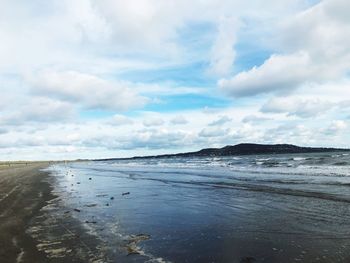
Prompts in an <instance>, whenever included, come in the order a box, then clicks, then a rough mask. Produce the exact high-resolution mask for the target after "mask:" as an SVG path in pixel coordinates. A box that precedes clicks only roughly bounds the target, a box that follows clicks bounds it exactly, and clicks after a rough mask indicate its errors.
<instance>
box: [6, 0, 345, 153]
mask: <svg viewBox="0 0 350 263" xmlns="http://www.w3.org/2000/svg"><path fill="white" fill-rule="evenodd" d="M349 10H350V1H348V0H324V1H315V0H284V1H279V0H253V1H244V0H220V1H219V0H216V1H214V0H193V1H187V0H186V1H185V0H128V1H125V0H74V1H71V0H45V1H44V0H32V1H23V0H1V1H0V160H57V159H76V158H108V157H129V156H135V155H153V154H163V153H176V152H185V151H193V150H199V149H201V148H206V147H223V146H225V145H233V144H237V143H242V142H252V143H291V144H296V145H301V146H326V147H350V75H349V73H350V72H349V69H350V34H349V32H350V16H349V15H348V11H349Z"/></svg>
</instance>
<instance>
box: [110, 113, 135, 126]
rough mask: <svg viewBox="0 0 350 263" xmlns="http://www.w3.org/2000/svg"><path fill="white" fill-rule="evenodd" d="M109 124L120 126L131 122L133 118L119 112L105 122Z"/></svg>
mask: <svg viewBox="0 0 350 263" xmlns="http://www.w3.org/2000/svg"><path fill="white" fill-rule="evenodd" d="M107 123H108V124H110V125H115V126H122V125H131V124H133V123H134V122H133V120H132V119H130V118H128V117H126V116H124V115H120V114H115V115H114V116H113V117H112V118H110V119H109V120H108V122H107Z"/></svg>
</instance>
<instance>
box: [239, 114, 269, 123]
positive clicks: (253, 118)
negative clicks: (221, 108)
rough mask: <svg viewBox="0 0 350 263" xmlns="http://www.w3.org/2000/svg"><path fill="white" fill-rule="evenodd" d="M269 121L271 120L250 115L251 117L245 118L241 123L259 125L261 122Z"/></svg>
mask: <svg viewBox="0 0 350 263" xmlns="http://www.w3.org/2000/svg"><path fill="white" fill-rule="evenodd" d="M269 120H271V119H270V118H266V117H262V116H257V115H254V114H251V115H248V116H245V117H244V118H243V119H242V122H243V123H261V122H265V121H269Z"/></svg>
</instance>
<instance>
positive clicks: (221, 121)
mask: <svg viewBox="0 0 350 263" xmlns="http://www.w3.org/2000/svg"><path fill="white" fill-rule="evenodd" d="M230 121H232V119H231V118H229V117H228V116H219V118H218V119H217V120H214V121H212V122H211V123H209V126H221V125H223V124H225V123H228V122H230Z"/></svg>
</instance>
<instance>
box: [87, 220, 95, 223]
mask: <svg viewBox="0 0 350 263" xmlns="http://www.w3.org/2000/svg"><path fill="white" fill-rule="evenodd" d="M85 223H86V224H97V222H96V221H88V220H86V221H85Z"/></svg>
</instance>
